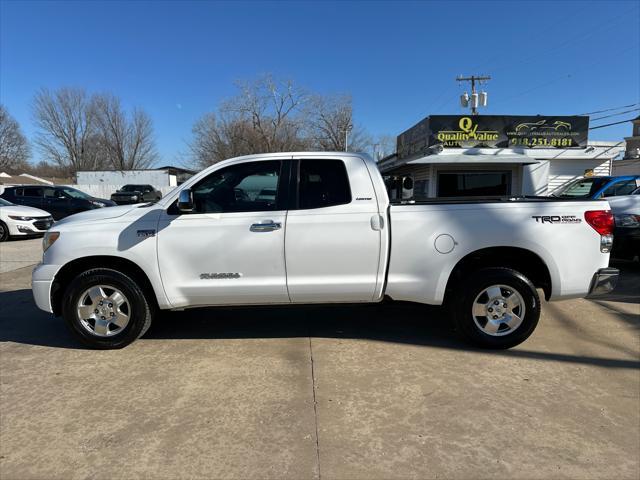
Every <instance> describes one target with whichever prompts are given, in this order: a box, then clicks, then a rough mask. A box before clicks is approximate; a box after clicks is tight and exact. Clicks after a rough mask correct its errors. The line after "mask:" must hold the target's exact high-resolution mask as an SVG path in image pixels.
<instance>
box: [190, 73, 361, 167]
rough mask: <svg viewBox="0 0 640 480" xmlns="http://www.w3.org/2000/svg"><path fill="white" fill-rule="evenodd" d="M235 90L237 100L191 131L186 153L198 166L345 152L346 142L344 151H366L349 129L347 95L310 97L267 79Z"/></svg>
mask: <svg viewBox="0 0 640 480" xmlns="http://www.w3.org/2000/svg"><path fill="white" fill-rule="evenodd" d="M238 87H239V90H240V92H239V94H238V95H237V96H235V97H233V98H231V99H229V100H226V101H224V102H222V104H221V105H220V107H219V108H218V110H217V112H215V113H209V114H206V115H205V116H203V117H202V118H201V119H200V120H198V121H197V122H196V124H195V125H194V127H193V141H192V143H191V144H190V149H191V153H192V155H193V157H194V158H195V161H196V163H197V164H198V165H199V166H200V167H204V166H206V165H210V164H211V163H215V162H219V161H220V160H224V159H225V158H229V157H232V156H237V155H246V154H252V153H266V152H282V151H296V150H345V147H346V142H347V140H348V149H349V151H358V152H363V151H367V150H368V149H370V147H371V146H372V142H371V139H370V138H369V136H368V135H367V134H366V132H365V131H364V129H363V128H362V127H360V126H358V125H354V121H353V109H352V103H351V97H349V96H348V95H334V96H321V95H317V94H311V93H309V92H307V91H306V90H304V89H302V88H300V87H298V86H296V85H295V84H294V83H293V82H291V81H279V80H275V79H274V78H273V77H272V76H271V75H266V76H263V77H261V78H259V79H258V80H256V81H253V82H244V83H240V84H238Z"/></svg>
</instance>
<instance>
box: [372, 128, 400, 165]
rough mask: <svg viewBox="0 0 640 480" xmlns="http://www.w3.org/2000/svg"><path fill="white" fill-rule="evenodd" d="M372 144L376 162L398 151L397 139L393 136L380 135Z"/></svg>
mask: <svg viewBox="0 0 640 480" xmlns="http://www.w3.org/2000/svg"><path fill="white" fill-rule="evenodd" d="M371 142H372V144H371V147H372V148H371V156H372V157H373V159H374V160H375V161H376V162H377V161H379V160H380V159H382V158H384V157H386V156H388V155H391V154H392V153H394V152H395V151H396V137H394V136H393V135H387V134H382V135H378V136H376V137H374V139H373V140H371Z"/></svg>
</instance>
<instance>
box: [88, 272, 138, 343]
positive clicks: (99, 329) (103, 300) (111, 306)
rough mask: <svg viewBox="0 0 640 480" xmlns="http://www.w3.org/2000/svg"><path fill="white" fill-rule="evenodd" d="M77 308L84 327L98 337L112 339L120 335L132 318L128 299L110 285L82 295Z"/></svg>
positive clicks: (99, 286) (90, 289)
mask: <svg viewBox="0 0 640 480" xmlns="http://www.w3.org/2000/svg"><path fill="white" fill-rule="evenodd" d="M77 308H78V319H79V320H80V323H81V324H82V326H83V327H84V328H85V329H86V330H87V331H88V332H89V333H91V334H92V335H95V336H97V337H111V336H113V335H116V334H118V333H120V332H121V331H122V330H123V329H124V328H125V327H126V326H127V324H128V323H129V319H130V316H131V306H130V304H129V300H127V297H125V296H124V294H123V293H122V292H121V291H120V290H118V289H117V288H115V287H112V286H109V285H96V286H94V287H91V288H89V289H88V290H86V291H85V292H84V293H83V294H82V295H80V299H79V300H78V307H77Z"/></svg>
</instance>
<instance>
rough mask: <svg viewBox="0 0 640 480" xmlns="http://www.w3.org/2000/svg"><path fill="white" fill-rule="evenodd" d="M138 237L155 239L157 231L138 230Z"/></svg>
mask: <svg viewBox="0 0 640 480" xmlns="http://www.w3.org/2000/svg"><path fill="white" fill-rule="evenodd" d="M138 236H139V237H144V238H146V237H155V236H156V231H155V230H138Z"/></svg>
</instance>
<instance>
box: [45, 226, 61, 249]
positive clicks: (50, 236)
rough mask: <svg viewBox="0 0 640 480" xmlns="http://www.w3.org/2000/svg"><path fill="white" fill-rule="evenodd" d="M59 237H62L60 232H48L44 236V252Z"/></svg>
mask: <svg viewBox="0 0 640 480" xmlns="http://www.w3.org/2000/svg"><path fill="white" fill-rule="evenodd" d="M58 238H60V232H51V231H48V232H46V233H45V234H44V237H43V238H42V252H43V253H44V252H46V251H47V250H48V249H49V247H50V246H51V245H53V244H54V243H55V242H56V240H58Z"/></svg>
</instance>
